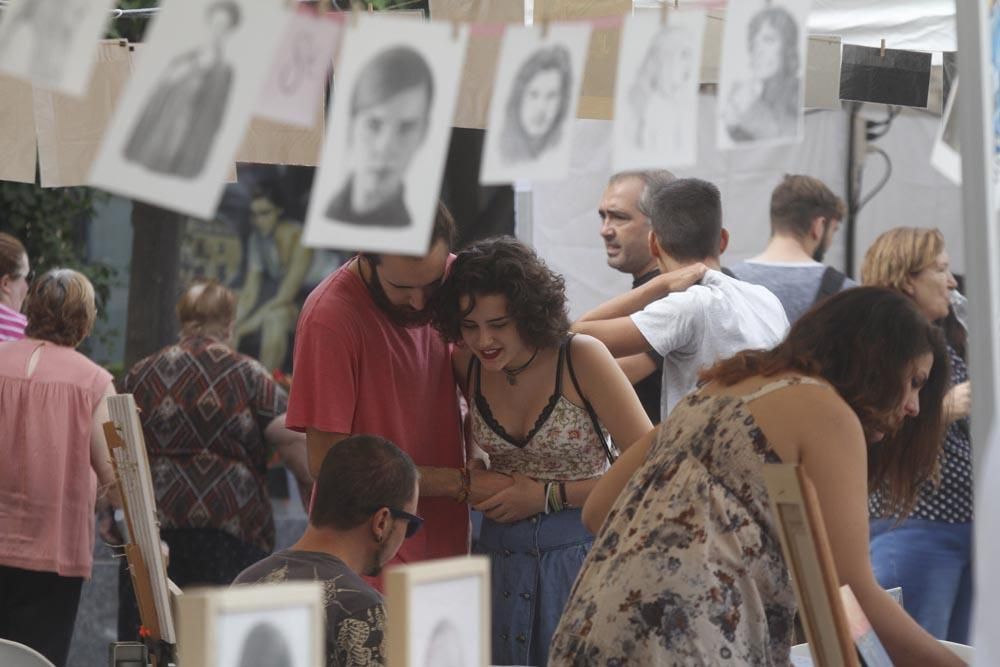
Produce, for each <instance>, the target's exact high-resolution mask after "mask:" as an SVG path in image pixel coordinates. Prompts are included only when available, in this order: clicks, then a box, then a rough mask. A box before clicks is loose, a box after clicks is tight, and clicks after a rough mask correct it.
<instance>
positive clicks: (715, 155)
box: [519, 95, 964, 318]
mask: <svg viewBox="0 0 1000 667" xmlns="http://www.w3.org/2000/svg"><path fill="white" fill-rule="evenodd" d="M700 103H701V109H700V112H701V113H700V117H701V118H702V119H708V118H712V117H713V114H714V113H715V97H714V96H712V95H702V96H701V99H700ZM873 117H875V118H880V117H881V111H880V110H878V109H875V110H874V111H873ZM938 121H939V119H938V118H937V117H936V116H931V115H927V114H921V113H904V114H903V115H901V116H899V117H898V118H896V120H895V121H894V124H893V126H892V128H891V129H890V131H889V133H888V134H887V135H886V136H885V137H883V138H882V139H880V140H878V142H876V143H875V145H877V146H879V147H881V148H882V149H883V150H885V151H887V152H888V153H889V155H890V157H891V158H892V161H893V175H892V177H891V178H890V180H889V182H888V184H887V185H886V187H885V188H884V189H883V190H882V191H881V192H880V193H879V194H878V195H877V196H876V197H875V198H874V199H873V200H872V201H871V202H870V203H869V204H868V205H867V206H866V207H865V209H863V210H862V212H861V215H860V216H859V220H858V226H857V230H858V236H857V249H858V255H857V260H856V263H855V266H856V267H858V268H860V264H861V258H862V257H863V256H864V251H865V249H866V248H867V247H868V245H869V244H870V243H871V241H872V240H873V239H874V238H875V237H876V236H877V235H878V234H879V233H881V232H882V231H884V230H886V229H889V228H890V227H894V226H897V225H913V226H928V227H930V226H934V227H939V228H941V229H942V231H943V232H944V234H945V239H946V241H947V245H948V249H949V252H950V254H951V256H952V260H953V261H952V263H953V265H954V267H955V270H956V271H958V272H961V271H962V270H963V267H964V263H963V253H962V232H961V210H960V209H961V203H960V198H959V190H958V188H957V187H955V186H953V185H952V184H951V183H949V182H948V181H946V180H945V179H944V178H943V177H941V176H940V175H939V174H938V173H937V172H935V171H934V170H933V169H931V168H930V166H929V158H930V152H931V144H932V142H933V139H934V132H935V128H936V127H937V123H938ZM847 124H848V114H847V113H846V112H843V111H820V112H815V113H810V114H807V115H806V122H805V138H804V141H803V143H802V144H801V145H799V146H786V147H779V148H766V149H750V150H742V151H734V152H728V153H725V152H720V151H717V150H716V149H715V147H714V139H713V137H712V129H713V128H712V125H711V123H708V122H702V123H701V126H700V128H699V160H698V165H697V166H696V167H694V168H691V169H684V170H678V171H677V173H678V175H681V176H697V177H699V178H705V179H707V180H710V181H712V182H714V183H715V184H717V185H718V186H719V189H720V190H721V191H722V197H723V214H724V216H725V218H724V220H725V225H726V227H727V228H728V229H729V232H730V236H731V240H730V245H729V250H728V251H727V252H726V254H725V255H724V257H723V261H724V263H726V264H732V263H735V262H737V261H739V260H741V259H745V258H747V257H751V256H753V255H755V254H757V253H758V252H760V250H761V249H762V248H763V247H764V245H765V244H766V242H767V238H768V236H769V233H770V227H769V222H768V204H769V201H770V193H771V190H772V189H773V188H774V186H775V185H776V184H777V183H778V182H779V181H780V179H781V177H782V175H783V174H785V173H805V174H810V175H812V176H816V177H817V178H820V179H822V180H823V181H824V182H826V183H827V185H829V186H830V188H831V189H832V190H833V191H834V192H836V193H838V194H839V195H841V196H844V194H845V175H846V173H845V172H846V163H847V137H848V127H847ZM574 132H575V135H574V150H573V161H572V165H571V176H570V178H569V179H567V180H566V181H559V182H551V183H541V182H538V183H535V184H534V185H533V187H532V193H531V196H530V197H526V198H519V202H523V203H527V202H530V209H531V210H530V216H531V217H530V219H531V224H530V229H527V230H522V233H521V235H522V238H525V240H527V241H529V242H531V243H532V244H533V245H534V247H535V248H536V250H537V251H538V252H539V254H540V255H541V256H542V257H543V258H545V259H546V261H547V262H548V263H549V265H550V266H551V267H552V268H553V269H554V270H556V271H559V272H560V273H562V274H563V275H564V276H565V278H566V283H567V291H568V295H569V300H570V311H571V316H572V317H574V318H575V317H577V316H579V315H580V314H582V313H583V312H585V311H586V310H588V309H589V308H592V307H593V306H595V305H597V304H598V303H600V302H602V301H604V300H606V299H608V298H610V297H612V296H614V295H616V294H619V293H621V292H623V291H625V290H627V289H628V288H629V286H630V284H631V279H630V277H629V276H626V275H623V274H621V273H618V272H617V271H615V270H613V269H611V268H609V267H608V266H607V264H606V262H605V255H604V246H603V242H602V241H601V238H600V235H599V229H600V223H599V220H598V217H597V205H598V202H599V201H600V198H601V193H602V192H603V190H604V186H605V184H606V183H607V179H608V177H609V176H610V174H611V166H610V165H611V160H610V155H611V123H610V122H609V121H596V120H578V121H576V126H575V128H574ZM882 170H883V166H882V162H881V158H880V157H878V156H871V157H869V158H868V161H867V162H866V170H865V178H864V186H863V187H864V191H865V192H868V191H869V189H870V188H871V187H872V186H873V185H875V183H876V182H877V181H878V180H879V178H880V176H881V174H882V173H883V172H882ZM521 211H522V214H523V213H528V211H524V210H523V206H522V207H521ZM827 261H828V262H829V263H830V264H832V265H834V266H838V267H843V262H844V235H843V233H840V234H838V235H837V237H836V238H835V240H834V246H833V247H832V248H831V250H830V252H829V253H828V255H827Z"/></svg>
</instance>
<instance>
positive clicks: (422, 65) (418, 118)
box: [326, 46, 434, 227]
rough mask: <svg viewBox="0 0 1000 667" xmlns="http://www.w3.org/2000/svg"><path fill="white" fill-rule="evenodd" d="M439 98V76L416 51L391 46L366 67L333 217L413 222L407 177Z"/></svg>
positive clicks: (354, 101) (355, 95)
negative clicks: (436, 93)
mask: <svg viewBox="0 0 1000 667" xmlns="http://www.w3.org/2000/svg"><path fill="white" fill-rule="evenodd" d="M433 100H434V76H433V74H432V73H431V68H430V66H429V65H428V64H427V61H426V60H424V57H423V56H422V55H421V54H420V53H419V52H417V51H416V50H415V49H412V48H410V47H408V46H398V47H393V48H389V49H386V50H385V51H382V52H381V53H379V54H378V55H377V56H375V57H374V58H372V59H371V61H369V62H368V64H367V65H365V66H364V67H363V68H362V69H361V71H360V72H359V73H358V76H357V78H356V83H355V85H354V90H353V91H352V94H351V107H350V109H351V114H350V127H349V129H348V144H347V150H348V156H347V160H348V162H349V164H350V168H349V171H348V174H347V178H346V180H345V182H344V185H343V186H342V187H341V189H340V190H339V191H338V192H337V193H336V194H335V195H334V197H333V199H332V200H331V202H330V204H329V206H328V207H327V209H326V217H327V218H330V219H332V220H337V221H339V222H346V223H352V224H359V225H378V226H383V227H403V226H407V225H409V224H411V217H410V213H409V211H408V210H407V208H406V204H405V202H404V200H403V185H404V183H403V181H404V178H405V176H406V172H407V169H408V167H409V166H410V163H411V162H412V160H413V156H414V155H415V154H416V152H417V150H418V149H419V148H420V147H421V146H422V145H423V142H424V139H425V138H426V136H427V128H428V123H429V116H430V110H431V104H432V102H433Z"/></svg>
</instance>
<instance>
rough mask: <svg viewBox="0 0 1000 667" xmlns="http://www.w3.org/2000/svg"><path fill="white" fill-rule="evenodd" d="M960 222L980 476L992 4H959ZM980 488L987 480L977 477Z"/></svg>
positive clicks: (987, 416)
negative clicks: (962, 233)
mask: <svg viewBox="0 0 1000 667" xmlns="http://www.w3.org/2000/svg"><path fill="white" fill-rule="evenodd" d="M955 11H956V16H955V18H956V30H957V35H956V36H957V38H958V44H960V45H961V46H960V48H959V52H958V77H959V80H960V81H961V82H962V83H961V85H960V86H959V90H958V112H959V141H960V142H961V146H962V150H961V153H962V221H963V228H964V236H965V266H966V281H965V284H966V289H967V291H968V297H969V303H970V308H969V376H970V379H971V381H972V387H973V390H972V392H973V396H974V399H973V402H972V445H973V470H975V471H978V470H981V469H982V463H983V455H984V453H985V451H986V448H987V447H988V445H989V434H990V432H991V430H992V428H993V423H994V415H996V414H997V413H998V407H1000V402H998V398H1000V391H998V386H997V385H998V382H1000V351H998V350H1000V345H998V336H1000V331H998V326H997V324H998V319H997V316H998V314H1000V237H998V230H997V225H996V216H995V214H994V212H993V183H992V173H993V161H994V143H995V141H994V133H993V70H992V55H991V48H990V30H989V28H990V21H989V11H988V8H987V3H986V2H981V1H978V2H964V1H960V2H956V3H955ZM975 481H976V487H977V489H979V488H980V487H981V486H982V482H983V481H984V480H983V479H982V477H981V476H979V475H976V476H975Z"/></svg>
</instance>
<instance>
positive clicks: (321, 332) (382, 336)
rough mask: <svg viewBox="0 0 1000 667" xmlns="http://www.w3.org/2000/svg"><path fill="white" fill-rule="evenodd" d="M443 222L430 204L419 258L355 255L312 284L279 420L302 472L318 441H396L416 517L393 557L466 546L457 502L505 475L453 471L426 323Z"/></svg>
mask: <svg viewBox="0 0 1000 667" xmlns="http://www.w3.org/2000/svg"><path fill="white" fill-rule="evenodd" d="M454 228H455V223H454V220H453V219H452V217H451V214H450V213H449V212H448V210H447V209H446V208H445V207H444V206H443V205H439V206H438V213H437V216H436V218H435V222H434V230H433V234H432V237H431V248H430V251H429V252H428V254H427V255H425V256H423V257H408V256H403V255H371V254H363V255H359V256H357V257H355V258H354V259H352V260H351V261H350V262H348V263H347V264H345V265H344V266H343V267H341V268H340V269H338V270H337V271H336V272H334V273H333V274H331V275H330V276H328V277H327V278H326V279H325V280H324V281H323V282H322V283H320V284H319V285H318V286H317V287H316V289H314V290H313V292H312V293H311V294H310V295H309V298H308V299H306V302H305V306H304V307H303V309H302V315H301V316H300V317H299V322H298V326H297V328H296V331H295V364H294V379H293V382H292V388H291V394H290V396H289V403H288V416H287V418H286V424H287V426H288V427H289V428H291V429H294V430H299V431H305V433H306V443H307V446H308V448H309V467H310V470H311V471H312V473H313V475H314V476H315V475H316V474H318V472H319V467H320V464H321V463H322V461H323V457H324V456H325V455H326V453H327V451H328V450H329V449H330V447H332V446H333V445H334V444H335V443H337V442H339V441H340V440H343V439H344V438H346V437H348V436H350V435H355V434H365V433H367V434H374V435H379V436H382V437H383V438H387V439H389V440H391V441H392V442H394V443H396V444H397V445H399V447H400V448H401V449H403V450H404V451H405V452H406V453H408V454H409V455H410V456H411V457H412V458H413V460H414V462H415V463H416V464H417V466H418V467H419V469H420V504H419V507H418V513H419V514H420V515H421V516H423V517H424V519H425V520H426V523H425V528H424V530H422V531H420V532H419V533H417V534H416V535H415V536H414V537H413V539H410V540H407V541H406V543H405V544H404V545H403V548H402V549H400V551H399V555H398V556H397V560H398V561H402V562H404V563H408V562H414V561H420V560H427V559H430V558H444V557H448V556H455V555H460V554H465V553H468V549H469V512H468V507H467V505H466V504H465V501H469V502H478V501H480V500H483V499H485V498H488V497H489V496H490V495H492V494H493V493H495V492H496V491H499V490H500V489H502V488H504V487H505V486H507V485H508V484H509V483H510V480H509V478H507V477H506V476H504V475H500V474H498V473H491V472H487V471H483V470H478V469H477V470H472V471H470V472H469V473H467V476H465V477H464V478H463V473H462V470H463V468H464V466H465V450H464V447H463V443H462V428H461V417H460V414H459V407H458V393H457V390H456V386H455V377H454V373H453V371H452V365H451V351H450V348H449V346H448V344H447V343H445V342H444V341H443V340H442V339H441V338H440V336H439V335H438V333H437V332H436V331H435V330H434V329H433V328H432V327H431V326H430V324H429V320H430V313H429V311H428V309H427V305H428V301H429V299H430V297H431V295H432V294H433V293H434V291H435V290H436V289H437V288H438V286H439V285H440V284H441V281H442V280H443V278H444V275H445V270H446V267H447V264H448V258H449V256H450V255H449V252H450V248H451V241H452V237H453V236H454ZM460 501H461V502H460ZM391 509H397V510H398V509H401V508H398V507H397V508H391Z"/></svg>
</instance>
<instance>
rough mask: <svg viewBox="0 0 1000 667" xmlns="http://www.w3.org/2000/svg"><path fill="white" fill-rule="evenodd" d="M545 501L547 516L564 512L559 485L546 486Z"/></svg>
mask: <svg viewBox="0 0 1000 667" xmlns="http://www.w3.org/2000/svg"><path fill="white" fill-rule="evenodd" d="M545 499H546V500H545V505H546V508H547V509H546V514H548V513H555V512H561V511H562V510H563V502H562V499H561V498H560V497H559V484H558V483H556V482H549V483H548V484H546V485H545Z"/></svg>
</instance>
